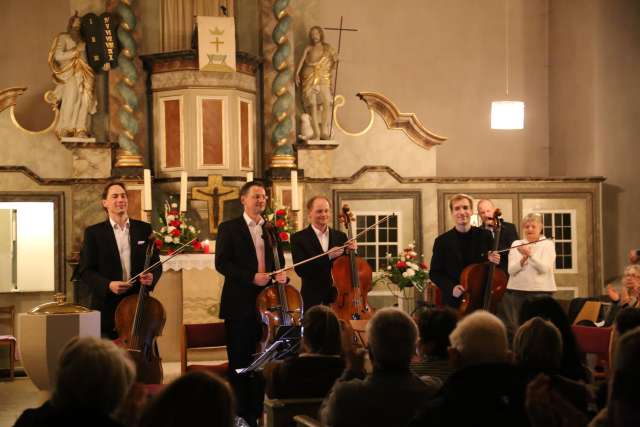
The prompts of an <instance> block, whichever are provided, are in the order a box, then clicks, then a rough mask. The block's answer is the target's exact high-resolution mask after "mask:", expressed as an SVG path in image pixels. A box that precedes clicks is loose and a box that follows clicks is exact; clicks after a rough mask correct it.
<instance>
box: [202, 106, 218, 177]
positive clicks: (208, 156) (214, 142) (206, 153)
mask: <svg viewBox="0 0 640 427" xmlns="http://www.w3.org/2000/svg"><path fill="white" fill-rule="evenodd" d="M202 159H203V164H204V165H206V166H213V165H216V166H217V165H222V164H223V129H222V100H220V99H203V100H202Z"/></svg>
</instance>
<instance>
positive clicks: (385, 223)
mask: <svg viewBox="0 0 640 427" xmlns="http://www.w3.org/2000/svg"><path fill="white" fill-rule="evenodd" d="M381 216H382V215H381ZM381 219H382V218H378V221H380V220H381ZM388 223H389V220H388V219H385V220H384V221H382V222H380V224H378V227H383V228H387V227H388Z"/></svg>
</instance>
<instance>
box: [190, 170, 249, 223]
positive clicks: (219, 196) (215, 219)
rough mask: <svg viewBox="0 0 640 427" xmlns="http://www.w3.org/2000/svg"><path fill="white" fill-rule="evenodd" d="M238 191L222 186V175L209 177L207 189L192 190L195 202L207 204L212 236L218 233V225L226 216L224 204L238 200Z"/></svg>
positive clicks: (194, 188)
mask: <svg viewBox="0 0 640 427" xmlns="http://www.w3.org/2000/svg"><path fill="white" fill-rule="evenodd" d="M238 191H239V190H238V188H236V187H225V186H224V185H222V177H221V176H220V175H209V178H208V179H207V185H206V186H205V187H193V188H192V189H191V198H192V199H193V200H204V201H205V202H207V209H208V211H209V232H211V233H212V234H217V233H218V224H220V222H221V220H222V218H223V214H224V202H225V201H227V200H233V199H237V198H238V194H239V193H238Z"/></svg>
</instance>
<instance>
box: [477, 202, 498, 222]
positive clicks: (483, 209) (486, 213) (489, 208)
mask: <svg viewBox="0 0 640 427" xmlns="http://www.w3.org/2000/svg"><path fill="white" fill-rule="evenodd" d="M477 210H478V215H479V216H480V219H481V220H482V223H483V224H484V225H487V226H492V225H493V213H494V212H495V211H496V207H495V206H494V205H493V202H492V201H491V200H488V199H480V200H478V205H477Z"/></svg>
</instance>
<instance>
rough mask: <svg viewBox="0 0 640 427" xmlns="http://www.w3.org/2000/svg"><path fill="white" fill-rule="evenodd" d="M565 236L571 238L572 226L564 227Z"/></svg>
mask: <svg viewBox="0 0 640 427" xmlns="http://www.w3.org/2000/svg"><path fill="white" fill-rule="evenodd" d="M564 238H565V239H567V240H571V227H565V228H564Z"/></svg>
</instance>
